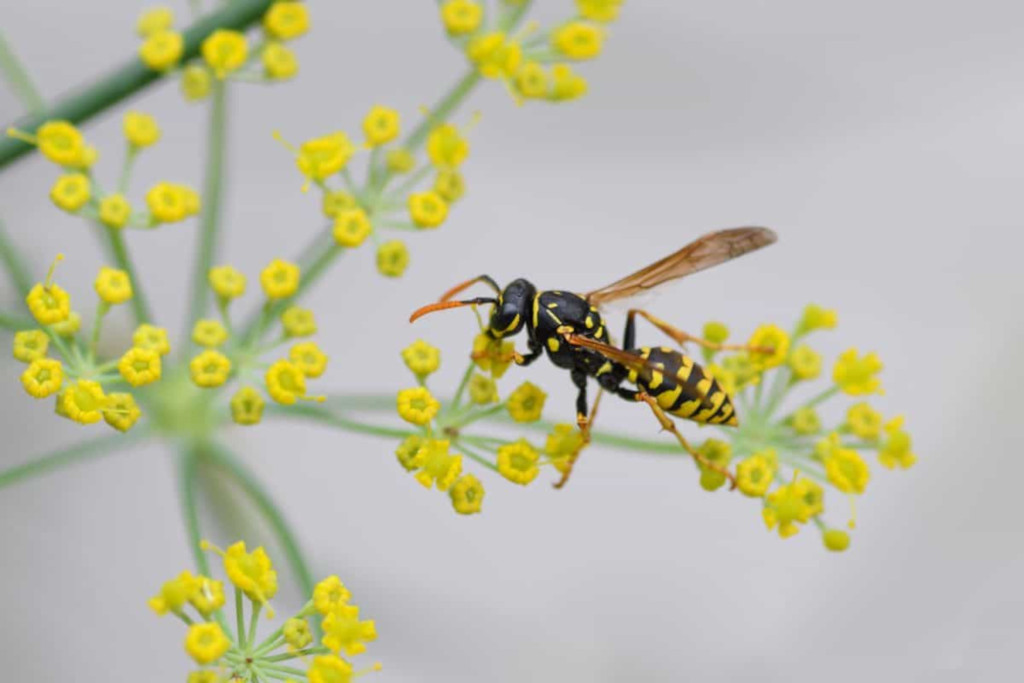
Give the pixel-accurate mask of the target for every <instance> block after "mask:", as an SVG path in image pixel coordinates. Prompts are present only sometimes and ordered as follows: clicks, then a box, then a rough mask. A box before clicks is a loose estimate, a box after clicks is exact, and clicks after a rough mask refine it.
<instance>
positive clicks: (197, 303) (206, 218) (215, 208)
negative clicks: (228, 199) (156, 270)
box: [184, 81, 227, 335]
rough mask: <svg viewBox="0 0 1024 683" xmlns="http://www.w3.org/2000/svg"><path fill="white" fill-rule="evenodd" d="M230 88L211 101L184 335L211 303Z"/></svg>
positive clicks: (217, 88)
mask: <svg viewBox="0 0 1024 683" xmlns="http://www.w3.org/2000/svg"><path fill="white" fill-rule="evenodd" d="M226 133H227V87H226V85H225V83H224V81H217V82H216V83H215V84H214V86H213V94H212V95H211V97H210V124H209V128H208V129H207V134H206V155H207V156H206V172H205V176H204V178H203V194H202V214H201V215H200V218H199V236H198V240H197V242H196V257H195V261H194V265H193V271H192V293H191V303H190V304H189V314H188V325H186V326H185V329H184V333H185V334H186V335H187V334H189V333H190V331H191V329H192V326H193V325H194V324H195V322H196V321H197V320H199V319H200V318H202V317H203V314H204V313H205V312H206V307H207V304H208V302H209V300H210V291H209V287H208V286H207V283H206V278H207V274H208V273H209V272H210V266H212V265H213V259H214V256H215V254H216V253H217V229H218V228H219V227H220V221H221V188H222V187H223V183H224V155H225V151H226V149H227V134H226Z"/></svg>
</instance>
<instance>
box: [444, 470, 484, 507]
mask: <svg viewBox="0 0 1024 683" xmlns="http://www.w3.org/2000/svg"><path fill="white" fill-rule="evenodd" d="M448 496H449V497H450V498H451V500H452V507H453V508H455V511H456V512H458V513H459V514H460V515H475V514H477V513H478V512H480V508H481V507H482V506H483V504H484V485H483V484H481V483H480V480H479V479H477V478H476V477H474V476H473V475H472V474H464V475H462V476H461V477H459V478H458V479H457V480H456V481H455V483H454V484H452V487H451V489H449V491H448Z"/></svg>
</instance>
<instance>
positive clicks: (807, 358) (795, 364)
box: [787, 344, 821, 380]
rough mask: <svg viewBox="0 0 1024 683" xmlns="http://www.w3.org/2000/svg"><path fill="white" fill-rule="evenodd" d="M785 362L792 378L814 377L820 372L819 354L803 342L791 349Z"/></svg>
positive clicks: (804, 378)
mask: <svg viewBox="0 0 1024 683" xmlns="http://www.w3.org/2000/svg"><path fill="white" fill-rule="evenodd" d="M787 363H788V364H789V369H790V370H792V371H793V379H794V380H807V379H814V378H815V377H817V376H818V375H820V374H821V354H819V353H818V352H817V351H815V350H814V349H812V348H811V347H809V346H807V345H804V344H801V345H800V346H798V347H796V348H795V349H793V353H791V354H789V360H788V361H787Z"/></svg>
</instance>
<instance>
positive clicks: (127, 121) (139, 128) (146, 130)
mask: <svg viewBox="0 0 1024 683" xmlns="http://www.w3.org/2000/svg"><path fill="white" fill-rule="evenodd" d="M123 127H124V137H125V139H126V140H128V144H129V145H131V146H132V147H138V148H142V147H149V146H150V145H152V144H154V143H155V142H156V141H157V140H159V139H160V126H158V125H157V122H156V119H155V118H153V117H152V116H150V115H149V114H143V113H142V112H137V111H130V112H128V113H127V114H125V115H124V122H123Z"/></svg>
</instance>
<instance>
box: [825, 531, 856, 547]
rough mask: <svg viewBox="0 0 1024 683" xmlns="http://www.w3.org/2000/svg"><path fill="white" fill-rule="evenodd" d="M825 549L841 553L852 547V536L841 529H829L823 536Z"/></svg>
mask: <svg viewBox="0 0 1024 683" xmlns="http://www.w3.org/2000/svg"><path fill="white" fill-rule="evenodd" d="M821 540H822V541H823V542H824V543H825V547H826V548H828V549H829V550H831V551H833V552H837V553H841V552H843V551H844V550H846V549H847V548H849V547H850V535H849V534H848V533H846V532H845V531H842V530H840V529H829V530H828V531H826V532H825V533H824V534H822V536H821Z"/></svg>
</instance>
